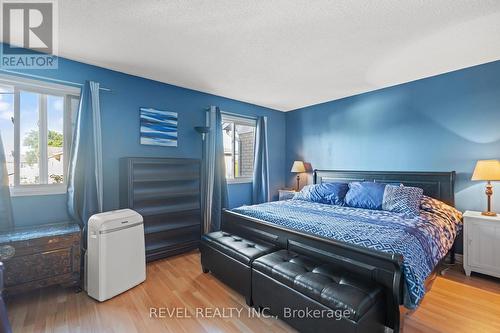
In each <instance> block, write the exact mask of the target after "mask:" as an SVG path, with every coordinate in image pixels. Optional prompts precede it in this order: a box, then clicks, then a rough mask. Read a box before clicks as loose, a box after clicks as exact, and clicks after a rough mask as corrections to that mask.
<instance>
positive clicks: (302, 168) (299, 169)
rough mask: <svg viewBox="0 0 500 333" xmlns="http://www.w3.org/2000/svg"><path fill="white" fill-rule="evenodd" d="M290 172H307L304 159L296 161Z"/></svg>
mask: <svg viewBox="0 0 500 333" xmlns="http://www.w3.org/2000/svg"><path fill="white" fill-rule="evenodd" d="M290 172H306V167H305V166H304V162H302V161H294V162H293V165H292V170H291V171H290Z"/></svg>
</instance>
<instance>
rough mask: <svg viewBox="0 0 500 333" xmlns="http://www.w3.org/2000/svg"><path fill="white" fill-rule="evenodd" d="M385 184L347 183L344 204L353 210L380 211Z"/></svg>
mask: <svg viewBox="0 0 500 333" xmlns="http://www.w3.org/2000/svg"><path fill="white" fill-rule="evenodd" d="M385 186H386V184H384V183H374V182H352V183H349V191H347V194H346V196H345V204H346V206H349V207H354V208H365V209H375V210H381V209H382V202H383V201H384V190H385Z"/></svg>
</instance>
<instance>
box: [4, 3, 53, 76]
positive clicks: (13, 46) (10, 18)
mask: <svg viewBox="0 0 500 333" xmlns="http://www.w3.org/2000/svg"><path fill="white" fill-rule="evenodd" d="M0 5H1V12H2V14H1V17H2V25H1V27H2V33H1V35H2V38H3V44H2V49H1V59H0V60H1V61H0V67H2V68H9V69H12V68H15V69H55V68H57V37H58V34H57V2H56V0H39V1H26V0H24V1H20V0H0Z"/></svg>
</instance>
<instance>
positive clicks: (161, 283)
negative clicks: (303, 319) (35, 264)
mask: <svg viewBox="0 0 500 333" xmlns="http://www.w3.org/2000/svg"><path fill="white" fill-rule="evenodd" d="M199 260H200V258H199V253H198V252H197V251H193V252H190V253H188V254H184V255H180V256H176V257H172V258H168V259H164V260H158V261H155V262H152V263H149V264H148V266H147V280H146V282H144V283H143V284H141V285H139V286H137V287H135V288H133V289H132V290H130V291H128V292H125V293H123V294H121V295H119V296H117V297H115V298H113V299H111V300H108V301H106V302H103V303H99V302H97V301H95V300H93V299H91V298H89V297H88V296H86V294H85V293H83V292H82V293H74V292H73V291H72V290H69V289H63V288H60V287H51V288H46V289H43V290H40V291H35V292H32V293H28V294H24V295H18V296H16V297H13V298H10V299H9V300H8V303H7V308H8V311H9V318H10V320H11V323H12V327H13V330H14V332H22V333H25V332H26V333H30V332H58V333H59V332H110V333H111V332H112V333H114V332H120V333H122V332H168V333H170V332H172V333H177V332H181V333H182V332H186V333H191V332H200V333H218V332H247V333H252V332H280V333H284V332H294V330H293V329H292V328H291V327H290V326H288V325H287V324H285V323H284V322H282V321H280V320H277V319H274V318H259V317H255V316H252V314H255V313H256V312H255V311H252V310H251V309H250V308H248V307H247V306H246V304H245V300H244V298H243V297H242V296H241V295H239V294H238V293H236V292H234V291H233V290H231V289H230V288H228V287H227V286H225V285H224V284H223V283H221V282H220V281H218V280H217V279H216V278H215V277H214V276H212V275H211V274H203V273H202V272H201V267H200V264H199ZM151 307H153V308H159V307H164V308H170V309H172V308H175V307H177V308H181V309H184V308H185V309H186V311H187V312H189V314H190V318H183V316H180V317H179V316H178V317H175V316H174V317H171V318H170V317H166V318H151V317H150V308H151ZM196 308H211V309H223V308H226V309H228V308H234V309H241V315H240V316H237V317H233V318H231V319H228V318H200V317H198V318H197V317H196V314H195V313H194V312H195V310H194V309H196ZM402 320H403V332H404V333H423V332H425V333H434V332H436V333H437V332H453V333H460V332H485V333H488V332H500V280H499V279H495V278H490V277H486V276H482V275H475V274H474V275H473V276H472V277H466V276H465V275H464V274H463V271H462V270H461V268H460V266H455V267H453V268H452V269H450V270H448V271H447V272H446V274H445V275H444V276H438V277H437V278H436V280H435V282H434V284H433V286H432V289H431V290H430V291H429V292H428V293H427V295H426V296H425V298H424V300H423V301H422V304H421V305H420V306H419V308H418V309H417V310H415V311H411V312H408V313H406V314H404V315H403V317H402Z"/></svg>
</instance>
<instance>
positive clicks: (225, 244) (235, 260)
mask: <svg viewBox="0 0 500 333" xmlns="http://www.w3.org/2000/svg"><path fill="white" fill-rule="evenodd" d="M274 250H275V247H274V246H272V245H267V244H265V243H256V242H253V241H250V240H248V239H244V238H242V237H239V236H236V235H232V234H229V233H227V232H223V231H217V232H212V233H209V234H205V235H203V236H202V237H201V243H200V252H201V266H202V268H203V272H204V273H208V272H209V271H210V272H212V274H214V275H215V276H217V277H218V278H219V279H220V280H221V281H222V282H224V283H226V284H227V285H228V286H230V287H231V288H233V289H235V290H236V291H238V292H239V293H241V294H242V295H243V296H245V300H246V303H247V304H248V305H252V277H251V275H252V269H251V263H252V261H253V260H254V259H255V258H258V257H260V256H262V255H265V254H267V253H270V252H272V251H274Z"/></svg>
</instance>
